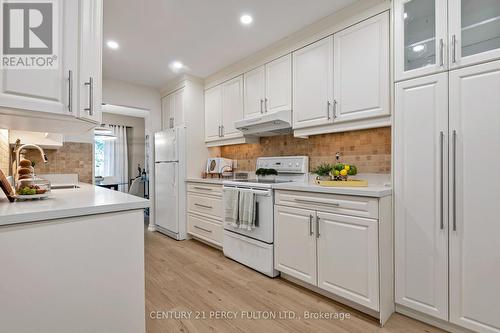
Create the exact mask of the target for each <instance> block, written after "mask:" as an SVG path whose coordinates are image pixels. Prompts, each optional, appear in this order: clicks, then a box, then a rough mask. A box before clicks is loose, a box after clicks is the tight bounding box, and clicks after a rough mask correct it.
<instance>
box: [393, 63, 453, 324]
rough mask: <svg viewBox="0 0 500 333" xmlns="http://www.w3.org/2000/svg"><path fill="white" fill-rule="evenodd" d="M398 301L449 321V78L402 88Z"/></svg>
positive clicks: (397, 153)
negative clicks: (447, 171)
mask: <svg viewBox="0 0 500 333" xmlns="http://www.w3.org/2000/svg"><path fill="white" fill-rule="evenodd" d="M395 94H396V102H395V110H396V112H395V114H394V118H395V124H394V163H395V164H394V168H395V170H394V179H395V180H394V195H395V204H396V205H395V221H396V223H395V276H396V289H395V291H396V302H397V303H398V304H401V305H404V306H406V307H408V308H411V309H413V310H417V311H420V312H422V313H425V314H428V315H430V316H433V317H437V318H440V319H443V320H447V319H448V212H447V207H448V196H447V195H448V187H447V186H448V177H447V173H446V170H447V168H448V75H447V73H440V74H435V75H431V76H426V77H423V78H417V79H412V80H408V81H404V82H399V83H398V84H396V89H395Z"/></svg>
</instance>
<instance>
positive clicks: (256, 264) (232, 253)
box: [223, 156, 309, 277]
mask: <svg viewBox="0 0 500 333" xmlns="http://www.w3.org/2000/svg"><path fill="white" fill-rule="evenodd" d="M256 168H257V169H259V168H267V169H270V168H272V169H276V171H278V175H277V176H276V179H275V180H273V181H259V180H257V179H255V180H231V181H224V182H223V185H224V188H225V189H226V188H237V189H239V190H240V191H251V192H252V193H254V194H255V199H256V201H257V204H256V206H257V209H256V214H257V217H256V222H255V224H256V227H255V228H254V229H252V230H250V231H249V230H246V229H239V228H236V227H233V225H232V224H231V223H227V222H226V221H224V236H223V251H224V255H225V256H227V257H229V258H231V259H233V260H236V261H238V262H240V263H242V264H244V265H246V266H249V267H251V268H253V269H255V270H257V271H259V272H261V273H264V274H266V275H268V276H271V277H275V276H277V275H278V271H276V270H275V269H274V191H273V188H274V186H275V185H276V184H280V183H284V182H307V181H308V177H309V175H308V171H309V158H308V157H307V156H282V157H260V158H258V159H257V165H256ZM224 202H226V200H224Z"/></svg>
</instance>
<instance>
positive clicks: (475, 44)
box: [448, 0, 500, 68]
mask: <svg viewBox="0 0 500 333" xmlns="http://www.w3.org/2000/svg"><path fill="white" fill-rule="evenodd" d="M448 6H449V8H448V17H449V32H450V37H449V41H450V46H451V51H450V60H449V61H450V68H456V67H463V66H467V65H471V64H476V63H480V62H485V61H489V60H494V59H498V58H500V1H498V0H482V1H477V0H455V1H449V3H448Z"/></svg>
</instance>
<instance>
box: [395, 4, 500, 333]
mask: <svg viewBox="0 0 500 333" xmlns="http://www.w3.org/2000/svg"><path fill="white" fill-rule="evenodd" d="M475 5H476V6H475V7H474V8H473V7H471V2H470V1H465V0H464V1H458V0H457V1H448V3H447V4H446V1H445V2H442V1H439V0H436V1H427V0H426V1H415V0H413V1H399V0H398V1H396V3H395V16H396V17H397V18H396V30H398V18H399V22H400V24H404V27H401V26H400V27H399V28H402V31H403V33H404V31H405V29H406V30H408V29H409V28H411V27H412V26H415V31H416V30H417V28H416V27H417V26H418V25H420V26H421V27H424V28H429V25H430V30H434V31H439V29H440V28H439V26H440V24H439V23H438V24H436V25H434V24H433V23H432V22H436V21H439V20H441V21H442V20H444V21H445V22H444V23H445V24H444V26H445V27H448V28H447V29H448V30H447V31H448V36H446V35H441V37H442V38H438V41H437V43H434V42H429V43H430V44H426V45H431V46H428V48H427V49H426V50H427V51H429V52H430V53H429V54H428V56H427V60H423V58H421V59H420V58H419V57H418V56H417V55H416V54H413V55H412V54H411V52H413V53H418V52H417V51H418V50H420V49H421V48H416V49H415V46H417V45H422V44H416V45H413V44H415V43H414V42H411V43H410V41H414V40H417V39H420V38H416V37H415V36H412V38H409V37H408V38H405V39H404V43H403V39H401V40H400V39H398V38H397V36H396V40H395V52H396V55H395V56H396V62H395V66H396V76H397V80H399V81H400V82H398V83H396V86H395V114H394V159H395V160H394V167H395V168H394V198H395V277H396V280H395V286H396V288H395V295H396V303H397V306H398V310H399V311H400V312H404V313H409V314H411V313H412V311H413V313H415V311H417V313H421V314H424V317H425V318H427V317H428V318H429V319H430V318H437V319H439V321H438V322H439V323H442V324H443V325H450V324H451V326H453V325H455V327H456V326H459V327H462V328H466V329H469V330H472V331H476V332H488V333H492V332H496V333H498V332H500V317H499V316H498V309H500V287H499V282H498V281H499V278H500V223H499V216H500V205H499V204H498V198H499V197H500V190H499V189H500V175H499V174H498V171H497V170H499V169H500V61H499V60H496V59H497V57H498V50H500V29H498V27H499V26H497V25H496V24H497V23H495V22H500V3H499V2H497V1H483V2H481V3H480V4H478V3H477V2H475ZM412 6H417V7H418V6H420V7H418V8H417V7H415V8H413V7H412ZM422 6H423V7H425V8H423V7H422ZM426 6H427V7H426ZM442 6H444V10H445V13H448V17H449V18H448V22H446V15H442V13H438V11H442V10H443V8H442ZM446 6H447V7H446ZM465 10H467V11H465ZM413 13H418V15H422V14H423V13H427V14H429V13H431V14H430V16H428V17H427V19H424V20H421V22H420V23H418V22H417V21H418V20H419V18H417V17H416V16H414V15H413ZM473 13H475V14H474V15H472V14H473ZM495 13H496V14H495ZM418 15H417V16H418ZM492 15H493V17H491V16H492ZM405 20H409V22H405V23H402V22H404V21H405ZM412 20H413V21H412ZM415 20H416V21H415ZM412 22H413V23H412ZM424 22H426V23H424ZM457 22H461V23H460V24H459V25H457ZM441 24H442V22H441ZM457 27H458V28H457ZM478 27H480V28H478ZM492 27H493V28H492ZM495 27H496V28H495ZM437 35H439V33H438V34H435V33H431V34H428V35H426V36H420V37H421V38H424V39H426V38H431V39H432V38H435V36H437ZM495 36H496V37H495ZM441 39H442V40H443V42H440V41H439V40H441ZM450 42H451V45H450ZM432 45H437V46H438V48H437V49H435V48H434V46H432ZM440 45H443V46H442V49H441V47H440ZM409 46H412V47H411V48H409ZM422 51H424V50H422ZM435 51H437V52H435ZM398 54H399V56H402V55H403V54H404V55H405V57H406V60H405V61H404V62H398V61H397V58H398ZM447 55H448V56H447ZM410 58H411V59H410ZM419 59H420V60H419ZM400 60H401V59H400ZM436 62H437V64H438V66H436ZM425 63H427V64H425ZM440 64H443V66H439V65H440ZM398 66H399V67H398ZM407 69H411V70H407ZM429 74H430V75H429ZM398 75H399V77H398ZM417 76H418V77H417ZM414 77H417V78H414ZM407 78H412V79H411V80H405V79H407ZM446 323H448V324H446Z"/></svg>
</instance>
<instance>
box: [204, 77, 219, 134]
mask: <svg viewBox="0 0 500 333" xmlns="http://www.w3.org/2000/svg"><path fill="white" fill-rule="evenodd" d="M221 121H222V86H221V85H218V86H215V87H213V88H210V89H207V90H206V91H205V142H212V141H217V140H220V138H221V131H220V128H221Z"/></svg>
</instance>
